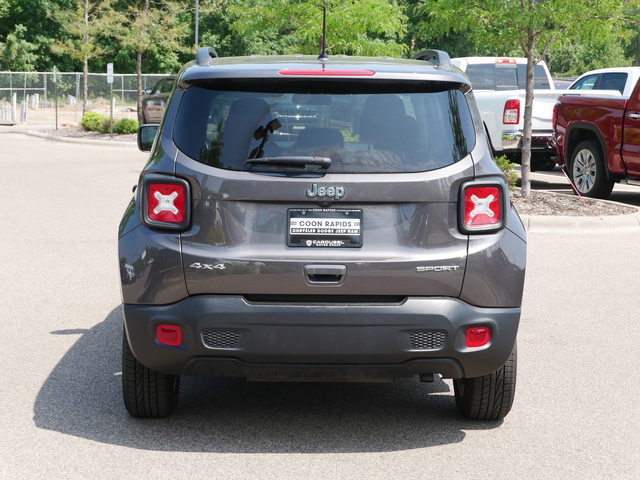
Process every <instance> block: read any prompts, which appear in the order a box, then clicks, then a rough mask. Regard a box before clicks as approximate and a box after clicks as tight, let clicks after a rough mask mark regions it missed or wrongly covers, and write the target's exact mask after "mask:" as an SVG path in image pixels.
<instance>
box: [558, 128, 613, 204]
mask: <svg viewBox="0 0 640 480" xmlns="http://www.w3.org/2000/svg"><path fill="white" fill-rule="evenodd" d="M569 174H570V176H571V181H572V182H573V184H574V185H575V187H576V189H577V190H578V192H580V195H584V196H585V197H593V198H607V197H608V196H609V194H610V193H611V190H612V189H613V182H611V181H609V180H607V172H606V171H605V165H604V161H603V159H602V154H601V153H600V149H599V148H598V144H597V143H596V142H595V141H593V140H585V141H584V142H580V143H579V144H578V146H577V147H576V149H575V150H574V151H573V156H572V157H571V167H570V169H569Z"/></svg>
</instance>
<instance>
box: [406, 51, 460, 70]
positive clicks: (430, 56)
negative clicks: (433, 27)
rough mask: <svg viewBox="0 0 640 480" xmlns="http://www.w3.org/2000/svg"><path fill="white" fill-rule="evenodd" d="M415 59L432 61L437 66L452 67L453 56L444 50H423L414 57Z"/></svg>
mask: <svg viewBox="0 0 640 480" xmlns="http://www.w3.org/2000/svg"><path fill="white" fill-rule="evenodd" d="M413 59H414V60H422V61H424V62H431V63H432V64H434V65H435V66H436V67H442V68H449V67H451V58H450V57H449V54H448V53H447V52H443V51H442V50H423V51H421V52H420V53H418V54H416V55H415V56H414V57H413Z"/></svg>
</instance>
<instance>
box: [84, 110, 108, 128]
mask: <svg viewBox="0 0 640 480" xmlns="http://www.w3.org/2000/svg"><path fill="white" fill-rule="evenodd" d="M105 120H106V121H107V123H108V122H109V119H107V117H105V116H104V115H101V114H99V113H98V112H85V114H84V115H82V120H80V126H81V127H82V128H84V129H85V130H89V131H91V132H97V131H99V130H100V128H101V127H102V123H103V122H104V121H105Z"/></svg>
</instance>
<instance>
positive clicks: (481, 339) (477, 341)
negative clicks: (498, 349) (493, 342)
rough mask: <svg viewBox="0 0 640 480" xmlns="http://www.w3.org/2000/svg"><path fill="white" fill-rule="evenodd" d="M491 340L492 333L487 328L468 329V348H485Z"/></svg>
mask: <svg viewBox="0 0 640 480" xmlns="http://www.w3.org/2000/svg"><path fill="white" fill-rule="evenodd" d="M490 339H491V332H490V331H489V329H488V328H487V327H473V328H469V329H467V334H466V336H465V340H466V344H467V347H468V348H474V347H484V346H485V345H486V344H487V343H489V340H490Z"/></svg>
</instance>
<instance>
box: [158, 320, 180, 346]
mask: <svg viewBox="0 0 640 480" xmlns="http://www.w3.org/2000/svg"><path fill="white" fill-rule="evenodd" d="M156 338H157V339H158V342H160V343H161V344H162V345H169V346H170V347H177V346H178V345H180V344H181V343H182V329H181V328H180V327H177V326H175V325H158V328H156Z"/></svg>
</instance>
